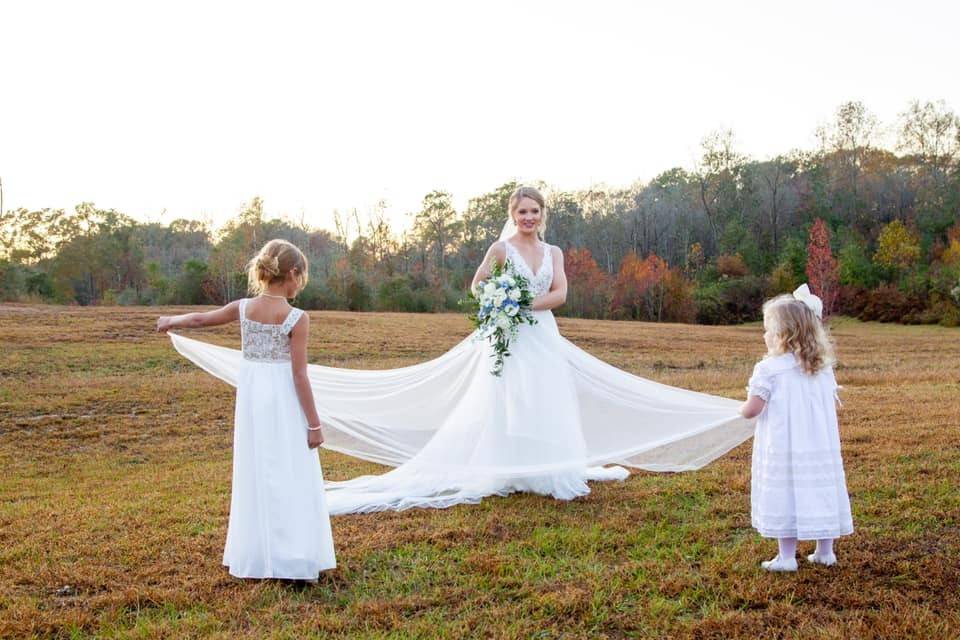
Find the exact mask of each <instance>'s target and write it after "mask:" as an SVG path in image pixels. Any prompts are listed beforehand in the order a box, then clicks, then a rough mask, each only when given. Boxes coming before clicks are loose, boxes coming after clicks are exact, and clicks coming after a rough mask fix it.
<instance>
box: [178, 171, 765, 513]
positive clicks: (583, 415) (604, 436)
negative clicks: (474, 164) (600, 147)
mask: <svg viewBox="0 0 960 640" xmlns="http://www.w3.org/2000/svg"><path fill="white" fill-rule="evenodd" d="M508 208H509V211H508V220H507V223H506V225H505V227H504V232H503V234H502V235H501V238H500V240H499V241H498V242H495V243H494V244H493V245H492V246H491V247H490V249H489V250H488V252H487V255H486V256H485V258H484V260H483V262H482V264H481V265H480V267H479V268H478V269H477V272H476V275H475V276H474V278H473V284H472V287H473V288H474V290H475V289H476V287H477V284H478V283H479V282H480V281H482V280H484V279H485V278H487V277H488V276H489V274H490V272H491V270H492V267H493V265H494V262H496V263H499V264H501V265H502V264H504V263H505V262H507V261H509V263H510V264H511V268H513V269H515V270H517V271H518V272H519V274H520V275H522V276H524V277H526V278H527V279H528V281H529V282H530V288H531V292H532V293H533V295H534V301H533V315H534V317H535V318H536V320H537V323H536V324H535V325H521V326H520V329H519V335H518V337H517V338H516V339H515V341H514V342H512V343H511V346H510V356H509V357H507V358H506V362H505V364H504V367H503V373H502V375H501V376H493V375H491V374H490V366H491V358H490V355H491V353H492V348H491V347H490V346H489V345H488V344H487V343H486V342H485V341H482V340H480V339H478V338H477V337H476V333H474V334H473V335H471V336H469V337H467V338H466V339H465V340H463V341H462V342H460V343H459V344H458V345H457V346H455V347H454V348H452V349H451V350H450V351H448V352H447V353H445V354H443V355H442V356H440V357H439V358H436V359H434V360H431V361H428V362H424V363H421V364H418V365H414V366H411V367H404V368H401V369H392V370H386V371H360V370H351V369H335V368H330V367H323V366H318V365H310V366H309V368H308V373H309V376H310V382H311V386H312V387H313V391H314V395H315V396H316V398H317V404H318V405H319V406H318V411H319V414H320V417H321V419H322V420H323V422H324V437H325V438H326V441H325V443H324V445H323V446H324V447H325V448H327V449H332V450H335V451H340V452H342V453H345V454H348V455H351V456H355V457H358V458H362V459H365V460H371V461H374V462H380V463H383V464H387V465H390V466H394V467H396V468H394V469H392V470H390V471H388V472H386V473H384V474H382V475H372V476H361V477H358V478H354V479H352V480H347V481H344V482H329V481H328V482H327V483H326V487H327V501H328V506H329V509H330V513H331V514H342V513H364V512H371V511H382V510H388V509H392V510H402V509H408V508H411V507H433V508H444V507H450V506H452V505H455V504H462V503H476V502H479V501H480V500H481V499H482V498H484V497H487V496H492V495H500V496H503V495H507V494H509V493H512V492H515V491H528V492H534V493H539V494H542V495H548V496H553V497H554V498H557V499H560V500H570V499H572V498H576V497H578V496H582V495H585V494H587V493H589V492H590V488H589V486H588V485H587V481H588V480H622V479H624V478H626V477H627V475H628V472H627V470H626V469H624V468H623V466H607V467H605V466H603V465H606V464H612V465H624V466H630V467H635V468H639V469H646V470H651V471H685V470H691V469H697V468H699V467H702V466H703V465H705V464H707V463H708V462H710V461H712V460H714V459H715V458H717V457H718V456H720V455H723V454H724V453H726V452H727V451H729V450H730V449H732V448H733V447H735V446H737V445H738V444H740V443H741V442H743V441H744V440H746V439H747V438H748V437H750V435H752V431H753V426H752V422H751V421H747V420H744V419H743V418H741V417H740V416H739V413H738V409H739V406H740V402H739V401H735V400H731V399H727V398H720V397H717V396H711V395H707V394H703V393H697V392H694V391H688V390H685V389H678V388H676V387H669V386H666V385H662V384H659V383H656V382H653V381H650V380H646V379H644V378H640V377H637V376H634V375H632V374H629V373H627V372H625V371H621V370H619V369H616V368H615V367H612V366H610V365H608V364H606V363H604V362H602V361H601V360H598V359H597V358H594V357H593V356H591V355H590V354H588V353H586V352H584V351H582V350H581V349H579V348H577V347H576V346H575V345H573V344H572V343H570V342H569V341H567V340H566V339H565V338H563V337H562V336H561V335H560V332H559V331H558V329H557V324H556V320H555V319H554V317H553V313H552V312H551V309H554V308H556V307H558V306H560V305H562V304H563V303H564V301H565V299H566V294H567V280H566V276H565V274H564V271H563V254H562V252H561V251H560V249H559V248H557V247H553V246H551V245H549V244H547V243H545V242H543V240H542V239H541V238H542V234H543V231H544V228H545V224H546V208H545V205H544V199H543V197H542V196H541V195H540V193H539V192H538V191H537V190H536V189H532V188H530V187H521V188H519V189H517V190H516V191H515V192H514V193H513V194H512V195H511V197H510V200H509V207H508ZM170 336H171V339H172V340H173V342H174V346H175V347H176V348H177V350H178V351H179V352H180V353H182V354H183V355H184V356H186V357H187V358H189V359H190V360H192V361H193V362H195V363H196V364H198V365H199V366H201V367H203V368H204V369H206V370H207V371H209V372H210V373H212V374H214V375H216V376H218V377H220V378H222V379H224V380H225V381H227V382H229V383H231V384H235V372H236V370H237V368H238V367H239V358H240V357H241V356H240V354H239V352H236V351H234V350H232V349H227V348H224V347H216V346H213V345H209V344H206V343H203V342H198V341H196V340H191V339H189V338H185V337H183V336H180V335H176V334H172V333H171V334H170Z"/></svg>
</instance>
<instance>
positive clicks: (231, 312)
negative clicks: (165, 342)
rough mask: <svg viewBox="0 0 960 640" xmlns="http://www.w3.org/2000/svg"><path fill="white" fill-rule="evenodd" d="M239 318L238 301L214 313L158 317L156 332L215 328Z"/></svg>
mask: <svg viewBox="0 0 960 640" xmlns="http://www.w3.org/2000/svg"><path fill="white" fill-rule="evenodd" d="M239 318H240V301H239V300H234V301H233V302H231V303H230V304H227V305H224V306H222V307H220V308H219V309H217V310H215V311H205V312H202V313H201V312H194V313H185V314H183V315H179V316H160V317H159V318H157V331H159V332H160V333H166V332H167V331H169V330H170V329H197V328H199V327H215V326H217V325H220V324H227V323H228V322H234V321H236V320H238V319H239Z"/></svg>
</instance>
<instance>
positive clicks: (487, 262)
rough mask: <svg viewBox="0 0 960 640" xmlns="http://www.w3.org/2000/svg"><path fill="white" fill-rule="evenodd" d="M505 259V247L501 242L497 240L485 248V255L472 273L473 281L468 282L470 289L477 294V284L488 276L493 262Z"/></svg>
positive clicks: (500, 262) (496, 262) (498, 262)
mask: <svg viewBox="0 0 960 640" xmlns="http://www.w3.org/2000/svg"><path fill="white" fill-rule="evenodd" d="M506 260H507V248H506V247H505V246H503V242H501V241H500V240H497V241H496V242H494V243H493V244H492V245H490V248H489V249H487V255H485V256H483V262H481V263H480V266H479V267H477V272H476V273H475V274H474V275H473V282H471V283H470V291H472V292H473V295H477V284H479V283H480V282H483V281H484V280H486V279H487V278H489V277H490V273H491V272H492V271H493V265H494V264H503V263H504V262H506Z"/></svg>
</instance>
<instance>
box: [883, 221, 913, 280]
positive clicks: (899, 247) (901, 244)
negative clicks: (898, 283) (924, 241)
mask: <svg viewBox="0 0 960 640" xmlns="http://www.w3.org/2000/svg"><path fill="white" fill-rule="evenodd" d="M919 258H920V239H919V238H918V237H917V234H916V233H914V232H913V231H911V230H910V229H908V228H907V226H906V225H905V224H903V222H901V221H900V220H894V221H893V222H891V223H889V224H888V225H887V226H885V227H884V228H883V229H882V230H881V231H880V236H879V237H878V238H877V252H876V253H875V254H873V261H874V262H876V263H877V264H878V265H880V266H881V267H886V268H888V269H892V270H893V271H894V272H900V271H902V270H904V269H907V268H909V267H911V266H913V265H914V264H916V262H917V260H919Z"/></svg>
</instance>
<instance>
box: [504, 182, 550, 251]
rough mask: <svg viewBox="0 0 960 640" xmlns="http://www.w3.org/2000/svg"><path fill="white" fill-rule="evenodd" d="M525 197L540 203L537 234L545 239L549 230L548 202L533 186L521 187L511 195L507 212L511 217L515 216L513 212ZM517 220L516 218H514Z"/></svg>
mask: <svg viewBox="0 0 960 640" xmlns="http://www.w3.org/2000/svg"><path fill="white" fill-rule="evenodd" d="M524 198H530V199H531V200H533V201H534V202H536V203H537V204H538V205H540V224H539V225H537V235H539V236H540V238H541V239H543V234H544V232H545V231H546V230H547V204H546V201H545V200H544V199H543V195H541V193H540V192H539V191H537V190H536V189H534V188H533V187H520V188H519V189H517V190H516V191H514V192H513V193H512V194H511V195H510V201H509V203H508V205H507V212H508V214H509V215H510V218H511V219H512V218H513V212H514V211H516V210H517V206H519V205H520V201H521V200H523V199H524ZM514 222H516V220H514Z"/></svg>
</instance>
